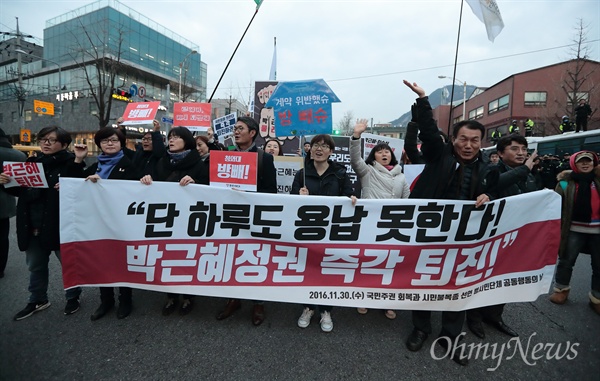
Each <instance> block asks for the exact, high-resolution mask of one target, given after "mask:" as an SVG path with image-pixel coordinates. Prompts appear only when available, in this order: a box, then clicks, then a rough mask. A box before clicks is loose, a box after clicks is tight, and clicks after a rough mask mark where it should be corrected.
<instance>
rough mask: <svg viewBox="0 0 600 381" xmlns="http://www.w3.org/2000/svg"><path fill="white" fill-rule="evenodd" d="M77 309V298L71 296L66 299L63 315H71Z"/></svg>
mask: <svg viewBox="0 0 600 381" xmlns="http://www.w3.org/2000/svg"><path fill="white" fill-rule="evenodd" d="M77 311H79V298H71V299H69V300H67V305H66V306H65V315H72V314H74V313H75V312H77Z"/></svg>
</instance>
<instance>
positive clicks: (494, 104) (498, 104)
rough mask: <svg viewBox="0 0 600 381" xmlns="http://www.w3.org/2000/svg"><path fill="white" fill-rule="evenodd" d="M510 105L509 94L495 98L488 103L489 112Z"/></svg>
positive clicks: (491, 112)
mask: <svg viewBox="0 0 600 381" xmlns="http://www.w3.org/2000/svg"><path fill="white" fill-rule="evenodd" d="M507 107H508V95H505V96H503V97H501V98H498V99H494V100H493V101H491V102H490V103H488V114H493V113H495V112H496V111H500V110H504V109H505V108H507Z"/></svg>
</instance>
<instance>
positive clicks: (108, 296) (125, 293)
mask: <svg viewBox="0 0 600 381" xmlns="http://www.w3.org/2000/svg"><path fill="white" fill-rule="evenodd" d="M100 300H101V301H102V303H113V304H114V302H115V291H114V289H113V287H100ZM123 302H125V303H127V302H129V303H131V288H129V287H119V303H123Z"/></svg>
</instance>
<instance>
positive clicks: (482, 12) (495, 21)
mask: <svg viewBox="0 0 600 381" xmlns="http://www.w3.org/2000/svg"><path fill="white" fill-rule="evenodd" d="M466 1H467V4H469V6H470V7H471V10H472V11H473V13H475V16H477V18H478V19H479V20H481V22H482V23H484V24H485V29H486V30H487V35H488V39H489V40H490V41H492V42H494V38H496V36H497V35H499V34H500V32H501V31H502V28H504V22H503V21H502V16H501V15H500V9H499V8H498V4H496V0H466Z"/></svg>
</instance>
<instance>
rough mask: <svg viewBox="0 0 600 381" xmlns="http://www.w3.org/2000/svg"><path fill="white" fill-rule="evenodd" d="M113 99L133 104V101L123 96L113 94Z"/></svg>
mask: <svg viewBox="0 0 600 381" xmlns="http://www.w3.org/2000/svg"><path fill="white" fill-rule="evenodd" d="M112 97H113V98H114V99H116V100H119V101H123V102H129V103H131V102H133V101H132V100H131V99H129V98H127V97H124V96H122V95H117V94H113V95H112Z"/></svg>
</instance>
